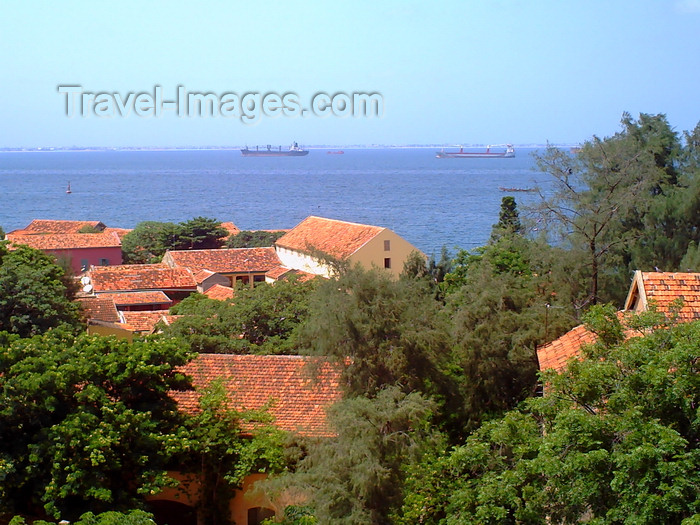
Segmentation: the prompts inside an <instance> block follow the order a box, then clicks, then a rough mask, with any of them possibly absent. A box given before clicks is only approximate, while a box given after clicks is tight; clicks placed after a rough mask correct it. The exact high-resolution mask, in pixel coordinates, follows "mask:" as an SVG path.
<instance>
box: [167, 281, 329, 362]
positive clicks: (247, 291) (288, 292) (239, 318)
mask: <svg viewBox="0 0 700 525" xmlns="http://www.w3.org/2000/svg"><path fill="white" fill-rule="evenodd" d="M315 287H316V282H315V281H301V280H298V279H295V278H293V277H292V278H290V279H286V280H283V281H278V282H276V283H275V284H274V285H270V284H266V283H260V284H259V285H257V286H255V287H253V288H250V287H247V286H239V287H237V288H236V292H235V297H234V299H233V300H227V301H217V300H215V299H209V298H208V297H206V296H204V295H200V294H193V295H191V296H190V297H188V298H186V299H185V300H183V301H182V302H180V303H179V304H177V305H176V306H174V307H173V308H172V309H171V312H172V313H174V314H177V315H181V316H182V317H181V318H180V319H178V320H177V321H175V322H174V323H172V324H171V325H170V326H167V327H164V328H163V333H164V334H165V335H166V336H171V337H177V338H179V339H180V340H182V341H185V342H187V343H188V344H189V345H190V348H191V349H192V350H193V351H195V352H202V353H234V354H245V353H264V354H281V353H294V352H295V351H296V348H297V342H296V338H297V332H298V331H299V329H300V327H301V325H302V324H303V323H304V322H305V321H306V319H307V317H308V308H309V300H310V297H311V294H312V293H313V290H314V289H315Z"/></svg>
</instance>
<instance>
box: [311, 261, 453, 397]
mask: <svg viewBox="0 0 700 525" xmlns="http://www.w3.org/2000/svg"><path fill="white" fill-rule="evenodd" d="M300 343H301V345H302V346H303V347H306V348H308V349H309V352H310V353H312V354H316V355H323V356H327V357H331V358H333V359H335V360H337V361H339V362H340V363H343V364H344V365H345V372H344V374H345V379H346V382H347V385H348V388H349V391H350V392H352V393H354V394H369V395H370V396H371V395H374V393H376V392H377V391H379V390H380V389H381V388H383V387H384V386H386V385H391V384H400V385H401V386H402V388H403V389H404V390H405V391H406V392H411V391H414V390H418V391H421V392H426V393H428V394H436V393H437V392H438V391H440V390H447V391H449V390H451V388H450V387H448V386H447V385H448V383H449V381H448V378H447V375H446V372H445V367H446V366H447V363H446V361H447V359H448V358H449V331H448V329H447V326H446V324H445V318H443V317H442V316H441V312H440V304H439V303H438V302H437V301H435V300H434V299H433V296H432V293H431V291H430V288H429V287H428V286H427V285H426V283H425V282H424V281H420V280H418V281H417V280H413V279H399V280H394V279H392V278H391V277H390V276H389V275H387V274H386V273H385V272H383V271H382V270H380V269H372V270H365V269H362V268H360V267H359V266H356V267H354V268H352V269H350V270H348V271H347V272H345V273H342V274H340V275H338V276H337V277H335V278H332V279H328V280H325V281H324V282H322V283H321V284H320V285H319V287H318V290H317V293H315V294H314V296H313V297H312V298H311V305H310V312H309V319H308V321H307V323H305V325H304V326H303V330H302V331H301V333H300ZM443 394H445V395H447V392H443Z"/></svg>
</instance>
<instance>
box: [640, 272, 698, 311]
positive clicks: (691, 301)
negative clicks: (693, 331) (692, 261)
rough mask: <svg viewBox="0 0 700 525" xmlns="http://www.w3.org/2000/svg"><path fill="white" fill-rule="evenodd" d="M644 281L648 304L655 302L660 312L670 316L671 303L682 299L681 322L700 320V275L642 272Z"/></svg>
mask: <svg viewBox="0 0 700 525" xmlns="http://www.w3.org/2000/svg"><path fill="white" fill-rule="evenodd" d="M642 280H643V282H644V291H645V293H646V300H647V303H649V302H650V301H654V303H655V304H656V306H657V308H658V310H659V311H660V312H663V313H664V314H666V315H669V314H670V307H671V302H673V301H674V300H675V299H677V298H681V299H682V300H683V307H682V308H681V310H680V312H679V314H678V316H679V320H680V321H682V322H688V321H695V320H698V319H700V273H680V272H675V273H670V272H642Z"/></svg>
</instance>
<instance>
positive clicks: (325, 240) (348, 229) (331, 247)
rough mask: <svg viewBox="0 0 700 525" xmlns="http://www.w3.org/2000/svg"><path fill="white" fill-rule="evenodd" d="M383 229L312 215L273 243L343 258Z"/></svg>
mask: <svg viewBox="0 0 700 525" xmlns="http://www.w3.org/2000/svg"><path fill="white" fill-rule="evenodd" d="M384 230H385V228H380V227H379V226H369V225H366V224H356V223H353V222H345V221H338V220H334V219H324V218H322V217H313V216H311V217H307V218H306V219H304V220H303V221H302V222H301V223H299V224H298V225H297V226H295V227H294V228H292V229H291V230H290V231H289V232H287V233H286V234H285V235H283V236H282V237H280V238H279V239H278V240H277V242H276V243H275V245H276V246H279V247H281V248H287V249H290V250H295V251H300V252H309V251H312V250H320V251H322V252H323V253H327V254H329V255H331V256H333V257H337V258H339V259H346V258H348V257H350V256H351V255H352V254H353V253H355V252H356V251H357V250H359V249H360V248H361V247H362V246H364V245H365V244H366V243H367V242H369V241H370V240H372V239H373V238H375V237H376V236H377V235H379V234H380V233H381V232H382V231H384Z"/></svg>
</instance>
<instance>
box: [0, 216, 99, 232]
mask: <svg viewBox="0 0 700 525" xmlns="http://www.w3.org/2000/svg"><path fill="white" fill-rule="evenodd" d="M85 226H90V227H92V228H96V229H99V230H104V228H105V225H104V224H102V223H101V222H100V221H54V220H44V219H34V220H33V221H32V222H30V223H29V225H28V226H27V227H26V228H24V229H23V230H15V231H14V232H12V233H18V234H19V233H21V234H34V233H78V231H79V230H80V229H81V228H84V227H85Z"/></svg>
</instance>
